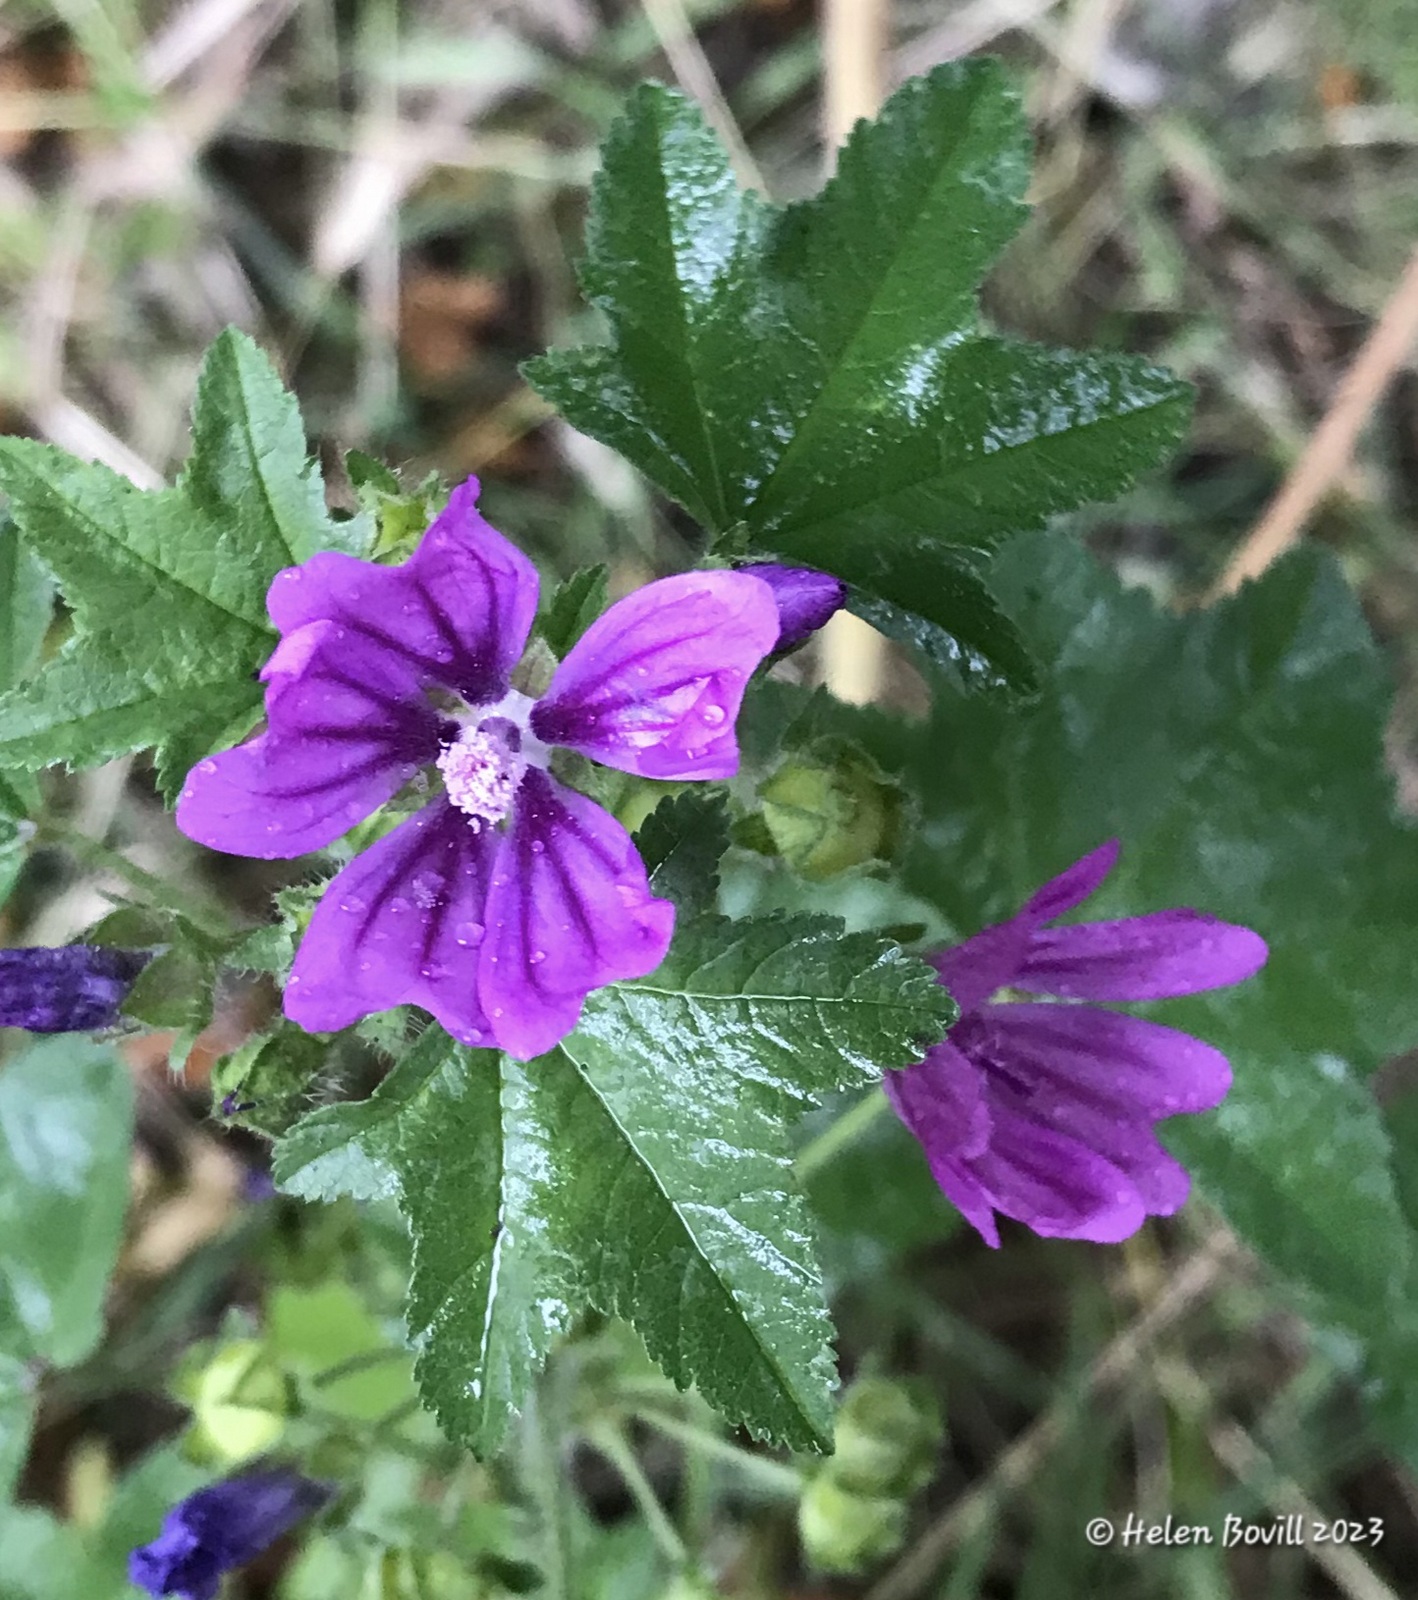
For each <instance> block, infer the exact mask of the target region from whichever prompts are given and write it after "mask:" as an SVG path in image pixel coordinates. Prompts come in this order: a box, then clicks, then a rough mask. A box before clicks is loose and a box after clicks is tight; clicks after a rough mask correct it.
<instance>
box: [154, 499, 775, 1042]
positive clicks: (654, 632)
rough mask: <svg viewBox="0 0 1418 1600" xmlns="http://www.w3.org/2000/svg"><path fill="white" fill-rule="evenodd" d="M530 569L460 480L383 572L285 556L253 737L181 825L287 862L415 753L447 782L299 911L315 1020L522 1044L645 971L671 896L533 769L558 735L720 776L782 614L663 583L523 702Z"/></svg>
mask: <svg viewBox="0 0 1418 1600" xmlns="http://www.w3.org/2000/svg"><path fill="white" fill-rule="evenodd" d="M537 588H538V585H537V574H536V570H535V568H534V567H533V566H532V564H531V562H529V561H528V560H527V558H526V557H525V556H524V555H522V554H521V552H520V551H518V550H516V549H515V548H514V547H513V546H512V545H511V544H509V543H508V542H507V540H506V539H504V538H503V537H502V535H501V534H500V533H498V532H497V531H496V530H495V529H494V528H492V527H490V526H489V524H488V523H487V522H485V521H484V520H483V518H482V517H481V516H480V515H479V513H478V511H477V482H476V480H475V479H469V480H468V482H466V483H465V484H463V485H462V486H461V487H459V488H458V489H455V490H454V491H453V495H452V497H451V499H450V500H449V503H448V508H447V510H446V511H444V512H443V514H442V515H441V516H440V517H439V518H438V519H437V521H436V522H434V524H433V526H432V527H431V528H430V529H429V531H428V533H427V534H426V535H425V537H424V539H423V542H422V543H421V544H420V546H419V548H418V549H417V551H416V552H415V553H414V555H413V556H412V557H410V559H409V560H408V561H407V562H405V563H404V564H403V565H402V566H396V567H385V566H376V565H374V564H372V563H370V562H366V561H358V560H356V559H355V558H354V557H352V556H346V555H340V554H335V553H325V554H321V555H317V556H315V557H314V558H313V559H312V560H310V561H307V562H305V563H304V564H303V565H301V566H299V567H291V568H289V569H287V570H286V571H284V572H282V573H279V574H278V575H277V577H276V579H275V581H274V582H273V583H272V585H271V590H270V594H269V595H268V597H267V606H268V608H269V610H270V614H271V620H272V621H273V622H274V623H275V624H276V627H277V628H278V629H279V630H280V633H281V635H282V637H281V642H280V644H279V645H277V647H276V649H275V652H274V653H273V654H272V656H271V658H270V660H269V661H268V662H267V663H266V666H265V668H264V669H263V671H262V674H261V675H262V678H263V679H264V681H265V683H266V729H265V731H264V732H263V733H261V734H259V735H258V736H257V737H256V738H254V739H251V740H249V741H248V742H247V743H246V744H243V745H239V746H238V747H237V748H236V749H234V750H227V751H224V752H223V753H222V754H220V755H217V756H213V757H212V758H211V759H210V760H207V761H203V762H201V763H199V764H198V766H196V767H195V768H194V769H193V771H192V772H191V774H190V775H189V777H188V780H187V786H186V788H185V789H184V790H183V792H182V797H181V800H180V801H179V803H178V808H177V821H178V826H179V827H180V828H181V829H182V830H183V832H184V833H186V834H188V835H189V837H191V838H193V839H196V840H198V841H199V842H201V843H202V844H205V845H210V846H211V847H212V848H213V849H216V850H224V851H227V852H229V853H230V854H233V855H246V856H260V857H263V858H268V859H269V858H272V857H288V856H298V855H303V854H305V853H306V852H307V851H310V850H318V849H320V848H321V847H322V846H324V845H328V844H330V843H331V842H333V841H334V840H335V839H337V838H339V837H340V836H341V835H342V834H344V833H346V832H348V830H349V829H350V828H352V827H353V826H354V825H355V824H356V823H357V822H360V821H361V820H363V819H364V818H365V817H368V816H369V815H370V814H371V813H372V812H373V811H375V810H377V809H378V807H380V806H382V805H383V804H384V803H385V802H386V801H388V800H390V799H391V798H392V797H393V796H394V794H395V793H396V792H397V791H398V790H399V789H401V788H402V787H403V786H404V784H405V783H407V782H408V781H409V780H410V779H412V778H414V777H415V776H416V775H417V774H418V773H419V772H420V769H422V768H425V767H428V766H436V769H437V772H438V774H439V775H440V776H441V778H442V792H441V793H439V794H438V795H437V796H436V798H434V799H432V800H430V801H429V802H428V803H427V804H426V805H425V806H424V807H423V809H422V810H421V811H418V812H416V813H415V814H414V815H413V816H411V817H409V818H408V819H407V820H406V821H404V822H402V823H400V824H399V826H398V827H396V828H395V829H394V830H393V831H392V832H390V833H388V834H386V835H384V837H383V838H381V839H379V840H378V841H377V842H376V843H375V844H373V845H371V846H370V847H369V849H367V850H366V851H364V853H363V854H362V855H360V856H358V857H357V858H356V859H355V860H354V861H352V862H351V863H350V864H349V865H348V866H347V867H345V868H344V870H343V871H342V872H340V873H339V875H338V876H337V877H336V878H335V880H334V881H333V883H331V884H330V886H329V888H328V889H327V891H326V893H325V895H324V898H323V899H322V900H321V901H320V904H319V905H318V906H317V907H316V909H315V913H314V915H313V916H312V918H311V920H310V926H309V928H308V930H307V932H306V935H305V938H304V940H303V942H302V943H301V946H300V949H299V951H298V952H297V954H296V959H295V965H294V967H293V969H292V971H291V977H290V982H289V984H288V985H287V988H286V995H285V1010H286V1015H287V1016H288V1017H290V1018H291V1019H292V1020H293V1021H295V1022H297V1023H299V1024H300V1025H301V1027H303V1028H307V1029H309V1030H310V1031H312V1032H326V1031H331V1030H334V1029H337V1028H343V1027H345V1026H347V1025H348V1024H350V1023H352V1022H355V1021H357V1020H358V1019H359V1018H360V1017H364V1016H368V1015H370V1014H371V1013H373V1012H377V1011H383V1010H386V1009H388V1008H389V1007H391V1006H396V1005H401V1004H411V1005H418V1006H422V1007H423V1008H424V1009H425V1010H428V1011H431V1012H432V1013H433V1015H434V1016H435V1017H437V1018H438V1020H439V1022H441V1023H442V1024H443V1025H444V1027H446V1028H447V1029H448V1030H449V1032H450V1033H452V1034H454V1035H455V1037H457V1038H459V1039H461V1040H462V1041H463V1042H464V1043H467V1044H479V1043H489V1044H493V1043H495V1044H497V1045H498V1046H499V1047H500V1048H502V1049H504V1050H506V1051H508V1052H509V1054H511V1055H514V1056H517V1057H519V1058H520V1059H523V1060H526V1059H528V1058H530V1057H532V1056H534V1055H538V1054H540V1053H541V1052H542V1051H544V1050H548V1049H550V1048H551V1047H552V1045H554V1044H555V1043H556V1042H557V1040H558V1039H560V1038H562V1037H563V1036H564V1035H565V1034H566V1033H567V1032H568V1031H569V1030H570V1029H571V1028H573V1027H574V1026H575V1024H576V1019H577V1017H578V1016H579V1015H580V1012H581V1006H582V1002H583V1001H584V1000H585V998H586V995H587V994H588V993H589V991H590V990H592V989H594V988H597V987H598V986H600V985H601V984H605V983H610V982H613V981H615V980H617V979H625V978H637V977H642V976H644V975H645V974H646V973H649V972H652V971H654V969H655V968H656V967H657V966H658V965H659V964H660V962H661V960H662V959H663V958H664V955H665V951H666V950H667V948H668V947H669V942H670V934H671V932H672V931H673V927H674V907H673V905H672V904H671V903H670V902H669V901H667V900H657V899H655V898H654V897H653V896H652V895H651V893H650V888H649V883H648V880H647V878H646V873H645V867H644V864H643V863H642V862H641V860H640V857H639V855H638V854H637V853H636V850H635V846H634V844H633V842H632V841H631V838H630V835H629V834H628V833H627V832H626V831H625V829H624V828H623V827H621V825H620V823H619V822H617V821H616V820H615V818H614V817H612V816H611V815H610V814H609V813H608V812H606V811H604V810H602V808H601V807H600V806H598V805H596V804H595V803H594V802H593V801H591V800H589V799H587V798H586V796H585V795H583V794H580V793H578V792H577V791H576V790H574V789H569V788H567V787H566V786H565V785H563V784H561V783H559V782H558V781H557V780H556V779H555V778H553V777H552V775H551V773H550V771H549V765H550V757H551V751H552V747H553V746H556V745H561V746H565V747H567V748H569V749H571V750H575V751H579V752H580V753H581V754H582V755H585V756H589V757H592V758H594V759H595V760H596V761H599V762H602V763H603V764H604V765H606V766H609V767H615V768H617V769H619V770H620V771H622V772H630V773H635V774H637V775H639V776H641V777H646V778H664V779H669V780H673V781H684V780H687V779H722V778H728V777H731V776H732V775H733V774H734V773H735V772H736V771H737V770H738V759H739V757H738V745H737V742H736V740H735V737H734V724H735V721H736V719H737V717H738V713H739V705H740V702H741V701H742V698H743V692H744V688H745V686H746V684H747V682H748V679H749V675H750V674H751V673H752V672H753V670H754V668H755V667H757V665H758V664H759V662H760V661H761V660H762V659H763V658H764V657H765V656H766V655H768V654H769V652H770V651H772V650H773V648H774V646H775V644H776V642H777V639H778V634H779V618H778V609H777V606H776V604H775V602H774V599H773V591H772V589H771V588H770V587H769V585H768V584H766V583H765V582H763V581H762V580H761V579H759V578H755V577H753V576H751V575H749V574H747V573H742V572H691V573H685V574H682V575H681V576H679V577H673V578H662V579H660V580H659V581H658V582H656V583H650V584H647V585H646V586H645V587H644V588H643V589H639V590H637V591H636V592H635V593H634V594H632V595H629V596H627V598H625V599H624V600H620V601H617V602H616V604H615V605H613V606H611V607H610V609H609V610H608V611H606V612H605V614H604V615H603V616H601V617H599V618H598V619H597V620H596V621H595V622H593V623H592V624H591V626H590V627H589V628H588V629H587V630H586V632H585V633H584V634H583V635H582V637H581V638H580V639H579V640H578V641H577V643H576V644H575V645H574V646H573V647H572V649H571V650H570V651H569V653H568V654H567V656H566V659H565V660H564V661H562V663H561V664H560V666H558V667H557V669H556V672H555V675H554V676H553V678H552V680H551V684H550V686H549V687H548V689H547V691H546V693H545V694H544V695H543V696H542V697H541V698H540V699H538V700H533V699H531V698H530V697H529V696H527V695H525V694H521V693H519V692H518V691H517V690H515V689H513V688H512V687H511V686H510V679H511V673H512V669H513V668H514V666H515V665H516V664H517V661H518V659H519V658H520V656H521V654H522V650H523V647H524V645H525V644H526V642H527V636H528V633H529V632H530V630H531V626H532V620H533V617H534V616H535V614H536V609H537Z"/></svg>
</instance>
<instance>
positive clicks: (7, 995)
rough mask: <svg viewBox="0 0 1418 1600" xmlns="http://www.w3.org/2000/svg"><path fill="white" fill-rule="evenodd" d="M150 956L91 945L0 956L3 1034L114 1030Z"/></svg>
mask: <svg viewBox="0 0 1418 1600" xmlns="http://www.w3.org/2000/svg"><path fill="white" fill-rule="evenodd" d="M149 955H150V952H149V951H146V950H111V949H109V948H107V947H106V946H103V945H93V944H67V945H61V946H60V947H58V948H57V949H45V948H41V949H31V950H0V1028H27V1029H28V1030H29V1031H30V1032H31V1033H84V1032H88V1031H90V1030H92V1029H95V1028H111V1027H112V1026H113V1025H114V1023H116V1022H117V1021H118V1013H119V1010H120V1008H121V1007H122V1005H123V1002H124V1000H125V999H126V998H127V995H128V990H129V988H130V987H131V986H132V983H133V980H134V979H135V978H136V977H137V976H138V974H139V973H140V972H141V971H142V970H143V968H144V967H145V966H146V965H147V963H148V960H149Z"/></svg>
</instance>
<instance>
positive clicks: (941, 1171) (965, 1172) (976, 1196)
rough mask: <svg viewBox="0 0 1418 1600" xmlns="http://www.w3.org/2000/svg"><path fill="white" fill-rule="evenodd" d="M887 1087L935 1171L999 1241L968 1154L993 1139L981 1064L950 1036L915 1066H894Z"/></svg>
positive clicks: (959, 1205)
mask: <svg viewBox="0 0 1418 1600" xmlns="http://www.w3.org/2000/svg"><path fill="white" fill-rule="evenodd" d="M882 1087H883V1088H884V1089H885V1091H886V1097H887V1099H888V1100H890V1102H891V1104H892V1106H893V1108H894V1109H895V1111H896V1114H897V1116H899V1117H900V1118H901V1120H902V1122H904V1123H905V1124H906V1126H907V1128H909V1129H910V1131H911V1132H912V1133H913V1134H914V1135H915V1136H916V1138H917V1139H918V1140H919V1142H920V1144H921V1148H922V1149H923V1150H924V1151H925V1154H926V1160H927V1161H928V1162H929V1163H930V1169H931V1175H932V1176H933V1177H934V1178H935V1181H936V1182H937V1183H938V1184H939V1185H940V1186H941V1188H942V1189H943V1190H944V1191H945V1193H946V1196H947V1197H948V1198H949V1200H950V1201H951V1203H952V1204H953V1205H954V1206H955V1208H956V1209H957V1210H958V1211H959V1212H960V1214H961V1215H962V1216H963V1217H964V1218H965V1219H966V1221H967V1222H970V1223H972V1224H973V1225H974V1227H975V1228H977V1229H978V1230H979V1232H980V1233H981V1234H982V1235H983V1236H984V1238H985V1240H986V1241H987V1242H988V1243H989V1244H991V1245H994V1246H998V1244H999V1232H998V1230H997V1229H996V1227H995V1223H994V1214H993V1212H992V1210H991V1206H990V1200H989V1197H988V1196H987V1195H986V1194H985V1191H984V1190H983V1189H982V1188H981V1186H980V1184H979V1182H978V1181H977V1180H976V1179H975V1177H974V1176H973V1175H972V1173H971V1172H970V1169H969V1167H968V1165H967V1160H968V1158H969V1157H971V1156H977V1155H980V1154H982V1153H983V1152H984V1151H985V1150H986V1149H987V1148H988V1145H989V1138H990V1114H989V1110H988V1108H987V1106H986V1104H985V1096H984V1083H983V1079H982V1077H981V1074H980V1072H979V1070H978V1069H977V1068H976V1067H975V1065H974V1064H973V1063H972V1062H971V1061H970V1060H969V1059H968V1058H967V1057H965V1056H964V1055H962V1054H961V1053H960V1051H959V1050H957V1049H956V1048H955V1046H954V1045H952V1044H951V1043H950V1042H949V1041H948V1040H947V1041H946V1042H945V1043H944V1044H939V1045H936V1046H935V1048H934V1049H933V1050H931V1051H930V1052H929V1054H928V1055H927V1056H926V1058H925V1060H924V1061H922V1062H920V1063H918V1064H917V1065H916V1066H914V1067H905V1068H903V1069H901V1070H900V1071H896V1072H888V1073H887V1074H886V1075H885V1077H884V1078H883V1079H882Z"/></svg>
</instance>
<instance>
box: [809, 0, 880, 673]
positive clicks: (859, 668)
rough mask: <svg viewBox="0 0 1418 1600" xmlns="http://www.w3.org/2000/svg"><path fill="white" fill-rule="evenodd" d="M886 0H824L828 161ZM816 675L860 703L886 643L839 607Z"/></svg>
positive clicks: (870, 97)
mask: <svg viewBox="0 0 1418 1600" xmlns="http://www.w3.org/2000/svg"><path fill="white" fill-rule="evenodd" d="M888 21H889V13H888V0H825V4H824V6H823V14H822V29H823V39H822V54H823V86H822V120H823V133H824V135H825V138H826V141H827V151H828V156H827V159H828V162H829V165H830V164H831V163H832V162H833V161H834V160H835V158H836V151H837V148H838V147H839V146H840V145H841V143H842V141H843V140H844V139H845V138H846V137H847V135H848V134H849V133H850V132H851V131H852V128H853V127H854V126H855V125H856V123H857V121H858V119H859V118H861V117H872V116H875V115H876V113H877V111H878V109H879V108H880V106H881V98H882V92H883V87H884V80H885V72H886V45H887V36H888ZM821 651H822V675H823V677H824V679H825V680H826V682H827V686H828V688H829V689H831V691H832V692H833V694H835V695H836V696H837V698H838V699H839V700H846V701H848V702H849V703H850V704H852V705H866V704H867V703H868V702H869V701H872V700H874V699H875V698H876V696H877V693H878V691H879V690H880V688H881V682H882V678H883V676H884V670H885V665H886V646H885V641H884V640H883V639H882V637H881V635H880V634H879V633H877V632H876V630H875V629H874V628H871V627H869V626H868V625H867V624H866V623H865V622H863V621H862V620H861V619H860V618H859V617H854V616H852V615H851V613H850V612H846V611H841V612H839V613H838V614H837V615H836V616H835V617H833V619H832V621H831V622H830V623H828V625H827V627H826V628H824V629H823V631H822V635H821Z"/></svg>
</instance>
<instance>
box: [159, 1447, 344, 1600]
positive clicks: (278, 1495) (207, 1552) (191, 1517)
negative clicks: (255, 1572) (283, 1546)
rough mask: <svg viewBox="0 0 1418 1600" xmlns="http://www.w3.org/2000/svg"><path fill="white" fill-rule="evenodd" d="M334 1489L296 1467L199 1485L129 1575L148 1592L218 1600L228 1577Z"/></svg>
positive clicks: (168, 1517)
mask: <svg viewBox="0 0 1418 1600" xmlns="http://www.w3.org/2000/svg"><path fill="white" fill-rule="evenodd" d="M331 1493H332V1491H331V1489H330V1488H329V1487H328V1486H327V1485H325V1484H323V1483H315V1482H314V1481H312V1480H311V1479H310V1478H303V1477H301V1475H300V1474H299V1473H298V1472H286V1471H279V1470H275V1471H269V1472H251V1473H247V1474H245V1475H244V1476H242V1477H239V1478H227V1479H226V1480H225V1481H224V1482H222V1483H214V1484H211V1485H210V1486H209V1487H208V1488H206V1489H198V1490H197V1492H196V1493H195V1494H190V1495H188V1497H187V1498H186V1499H185V1500H181V1501H179V1502H178V1503H177V1505H175V1506H174V1507H173V1508H172V1510H171V1511H169V1512H168V1514H167V1515H166V1516H165V1517H164V1518H163V1523H162V1532H161V1533H159V1534H158V1536H157V1538H156V1539H154V1540H153V1541H152V1543H151V1544H145V1545H140V1546H139V1547H138V1549H136V1550H134V1551H133V1552H132V1553H131V1554H130V1555H129V1557H128V1576H129V1578H130V1579H131V1580H132V1582H134V1583H135V1584H137V1585H138V1587H139V1588H141V1589H146V1590H147V1591H148V1593H149V1594H150V1595H154V1596H159V1595H176V1596H180V1597H181V1600H215V1596H216V1593H217V1591H218V1589H219V1588H220V1587H221V1581H222V1578H223V1576H224V1575H225V1574H226V1573H228V1572H233V1571H235V1570H236V1569H237V1568H238V1567H244V1566H245V1565H246V1564H247V1562H249V1561H254V1560H255V1558H256V1557H257V1556H259V1555H260V1554H261V1552H262V1551H263V1550H265V1549H267V1548H268V1547H269V1546H271V1545H272V1544H274V1543H275V1542H276V1540H277V1539H279V1538H280V1537H281V1535H282V1534H283V1533H289V1532H290V1530H291V1529H292V1528H293V1527H295V1525H296V1523H298V1522H302V1521H304V1520H305V1518H306V1517H308V1516H310V1515H311V1514H312V1513H314V1512H316V1511H318V1510H319V1509H320V1508H321V1506H323V1505H324V1504H325V1502H326V1501H327V1500H329V1498H330V1496H331Z"/></svg>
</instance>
